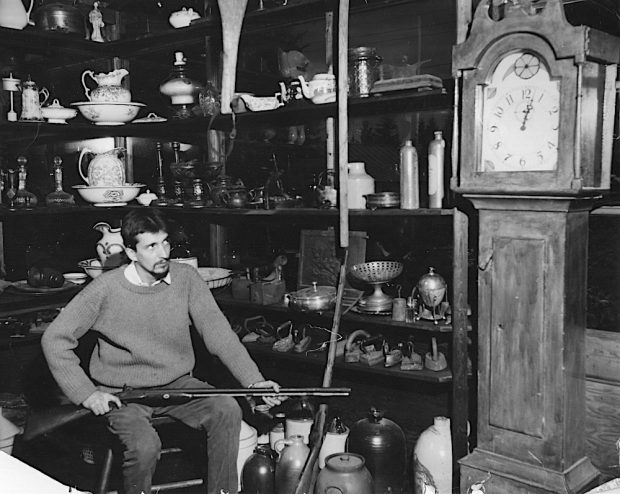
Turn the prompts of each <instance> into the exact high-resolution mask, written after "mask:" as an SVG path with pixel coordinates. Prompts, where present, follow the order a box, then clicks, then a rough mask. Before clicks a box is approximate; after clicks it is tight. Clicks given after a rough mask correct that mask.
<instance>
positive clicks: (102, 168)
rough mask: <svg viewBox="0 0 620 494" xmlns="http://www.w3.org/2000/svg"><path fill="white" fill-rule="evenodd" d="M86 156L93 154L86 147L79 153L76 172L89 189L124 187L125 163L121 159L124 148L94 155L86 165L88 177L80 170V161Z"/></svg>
mask: <svg viewBox="0 0 620 494" xmlns="http://www.w3.org/2000/svg"><path fill="white" fill-rule="evenodd" d="M86 154H95V153H93V152H92V151H91V150H90V149H88V148H87V147H85V148H83V149H82V151H81V152H80V157H79V159H78V171H79V172H80V176H81V177H82V179H84V181H85V182H86V183H87V184H88V185H90V186H91V187H118V186H120V185H125V163H123V161H122V159H121V157H122V156H124V154H125V149H124V148H114V149H112V150H111V151H106V152H105V153H100V154H95V157H94V158H93V159H92V160H91V162H90V163H89V164H88V176H87V175H84V172H83V170H82V159H83V158H84V155H86Z"/></svg>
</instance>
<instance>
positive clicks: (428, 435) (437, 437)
mask: <svg viewBox="0 0 620 494" xmlns="http://www.w3.org/2000/svg"><path fill="white" fill-rule="evenodd" d="M413 472H414V477H415V491H414V492H415V494H425V493H426V492H429V491H430V489H429V487H432V488H433V489H434V491H432V492H435V493H436V494H450V493H451V492H452V439H451V435H450V419H449V418H446V417H435V421H434V424H433V425H431V426H430V427H429V428H428V429H426V430H425V431H424V432H422V434H420V437H419V438H418V442H417V443H416V445H415V449H414V451H413Z"/></svg>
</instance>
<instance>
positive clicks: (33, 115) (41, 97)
mask: <svg viewBox="0 0 620 494" xmlns="http://www.w3.org/2000/svg"><path fill="white" fill-rule="evenodd" d="M21 92H22V112H21V115H20V116H19V119H20V120H22V121H35V122H39V121H43V113H42V112H41V105H42V104H43V103H45V102H46V101H47V98H49V96H50V93H49V91H48V90H47V89H45V88H41V89H40V90H39V88H38V87H37V85H36V83H35V82H34V81H32V80H31V79H30V78H28V80H26V81H24V82H22V85H21Z"/></svg>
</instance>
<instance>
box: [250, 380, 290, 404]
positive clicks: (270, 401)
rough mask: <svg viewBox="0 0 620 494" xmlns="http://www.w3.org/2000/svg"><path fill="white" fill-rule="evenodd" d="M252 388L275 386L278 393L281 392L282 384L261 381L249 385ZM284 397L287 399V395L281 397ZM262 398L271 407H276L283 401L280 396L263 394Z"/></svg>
mask: <svg viewBox="0 0 620 494" xmlns="http://www.w3.org/2000/svg"><path fill="white" fill-rule="evenodd" d="M249 387H250V388H273V390H274V391H275V392H276V393H279V392H280V385H279V384H278V383H277V382H275V381H259V382H257V383H254V384H252V385H250V386H249ZM281 398H282V399H286V398H285V397H281ZM261 399H262V400H263V401H264V402H265V403H266V404H267V405H269V406H270V407H275V406H276V405H279V404H280V403H282V400H281V399H280V398H277V397H275V396H261Z"/></svg>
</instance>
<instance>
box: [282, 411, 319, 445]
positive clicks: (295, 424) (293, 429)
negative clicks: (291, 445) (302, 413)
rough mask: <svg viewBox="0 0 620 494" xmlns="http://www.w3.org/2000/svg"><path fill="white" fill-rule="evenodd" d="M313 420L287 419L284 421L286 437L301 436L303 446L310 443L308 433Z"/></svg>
mask: <svg viewBox="0 0 620 494" xmlns="http://www.w3.org/2000/svg"><path fill="white" fill-rule="evenodd" d="M312 424H314V420H312V419H311V418H305V417H304V418H287V419H286V427H285V431H286V437H287V438H288V437H292V436H302V437H303V438H304V444H308V443H309V442H310V431H311V430H312Z"/></svg>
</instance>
